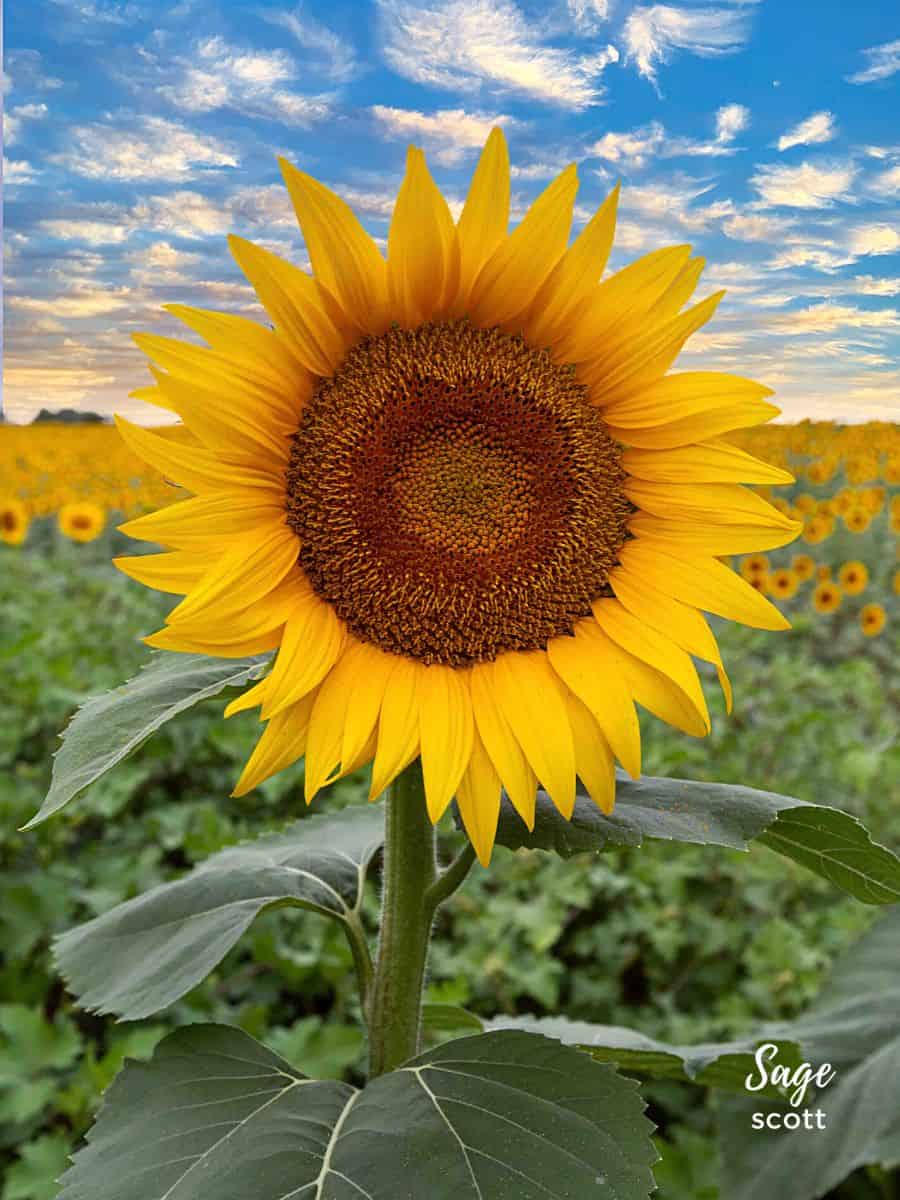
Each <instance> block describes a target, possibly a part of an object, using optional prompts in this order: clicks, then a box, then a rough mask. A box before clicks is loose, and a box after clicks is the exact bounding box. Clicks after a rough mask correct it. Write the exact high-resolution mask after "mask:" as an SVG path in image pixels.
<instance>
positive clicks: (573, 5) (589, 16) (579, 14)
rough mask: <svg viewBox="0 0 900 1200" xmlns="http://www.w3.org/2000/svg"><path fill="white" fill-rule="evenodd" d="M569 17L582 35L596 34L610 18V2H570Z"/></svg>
mask: <svg viewBox="0 0 900 1200" xmlns="http://www.w3.org/2000/svg"><path fill="white" fill-rule="evenodd" d="M568 5H569V15H570V16H571V18H572V20H573V22H574V24H575V28H576V29H577V30H578V31H579V32H580V33H596V31H597V29H598V28H599V27H600V25H602V24H603V22H604V21H608V20H609V17H610V8H611V4H610V0H568Z"/></svg>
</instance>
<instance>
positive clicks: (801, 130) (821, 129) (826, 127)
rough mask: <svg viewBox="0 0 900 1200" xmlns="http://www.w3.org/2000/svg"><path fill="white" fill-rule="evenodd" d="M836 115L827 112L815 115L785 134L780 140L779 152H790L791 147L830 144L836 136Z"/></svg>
mask: <svg viewBox="0 0 900 1200" xmlns="http://www.w3.org/2000/svg"><path fill="white" fill-rule="evenodd" d="M836 133H837V130H836V129H835V125H834V113H830V112H827V111H823V112H817V113H813V114H812V116H809V117H807V118H806V120H805V121H801V122H800V123H799V124H798V125H795V126H794V127H793V129H789V130H788V131H787V133H783V134H782V135H781V137H780V138H779V139H778V149H779V150H790V148H791V146H812V145H818V144H819V143H821V142H830V141H831V139H832V138H833V137H834V136H835V135H836Z"/></svg>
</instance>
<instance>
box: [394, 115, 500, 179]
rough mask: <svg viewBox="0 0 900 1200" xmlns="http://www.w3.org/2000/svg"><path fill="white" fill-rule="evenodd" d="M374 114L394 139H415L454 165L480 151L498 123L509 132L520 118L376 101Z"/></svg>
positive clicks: (448, 164) (446, 164)
mask: <svg viewBox="0 0 900 1200" xmlns="http://www.w3.org/2000/svg"><path fill="white" fill-rule="evenodd" d="M371 112H372V115H373V116H374V117H375V119H376V120H377V121H378V123H379V125H380V126H381V128H382V129H383V130H384V131H385V133H386V135H387V136H388V137H391V138H404V139H409V138H413V139H415V140H416V141H419V142H421V143H422V144H423V145H424V146H425V148H426V149H429V150H431V151H432V152H433V155H434V158H435V159H436V161H437V162H440V163H443V164H444V165H445V166H454V165H455V164H456V163H458V162H460V161H461V160H462V159H463V158H464V157H465V155H466V154H467V153H468V152H470V151H473V150H476V149H477V150H480V149H481V147H482V146H483V145H484V143H485V141H486V140H487V136H488V134H489V133H490V132H491V129H493V127H494V126H495V125H501V126H503V127H504V128H505V129H506V130H507V131H508V130H509V129H510V128H511V127H512V126H515V125H518V124H519V122H518V121H514V120H513V118H512V117H509V116H506V115H505V114H503V113H499V114H496V115H494V116H492V115H490V114H488V113H481V112H466V111H465V109H462V108H444V109H439V110H438V111H437V112H433V113H423V112H416V111H415V110H414V109H408V108H390V107H388V106H387V105H384V104H375V105H373V106H372V109H371Z"/></svg>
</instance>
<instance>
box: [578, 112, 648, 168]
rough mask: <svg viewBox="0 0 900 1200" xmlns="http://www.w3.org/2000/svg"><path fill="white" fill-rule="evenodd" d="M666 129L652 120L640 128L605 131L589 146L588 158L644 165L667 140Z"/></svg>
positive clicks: (636, 165)
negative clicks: (613, 131) (618, 131)
mask: <svg viewBox="0 0 900 1200" xmlns="http://www.w3.org/2000/svg"><path fill="white" fill-rule="evenodd" d="M665 137H666V131H665V129H664V128H663V126H662V125H660V123H659V122H658V121H651V122H650V124H649V125H644V126H642V128H640V129H633V130H630V131H629V132H627V133H605V134H604V135H603V137H602V138H600V139H599V141H596V142H594V144H593V145H591V146H588V147H587V149H586V150H585V155H586V156H587V157H588V158H605V159H606V160H607V161H608V162H614V163H623V164H627V165H628V166H632V167H642V166H643V165H644V163H645V162H646V161H647V159H648V158H652V157H654V156H655V155H656V154H657V152H658V151H659V149H660V147H661V146H662V144H663V142H664V141H665Z"/></svg>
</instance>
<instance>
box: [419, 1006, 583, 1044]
mask: <svg viewBox="0 0 900 1200" xmlns="http://www.w3.org/2000/svg"><path fill="white" fill-rule="evenodd" d="M422 1027H423V1029H424V1030H425V1033H426V1035H427V1036H428V1037H429V1038H430V1039H432V1040H433V1041H435V1042H445V1041H447V1039H448V1038H450V1037H454V1036H456V1037H459V1036H461V1035H462V1034H464V1033H484V1028H485V1025H484V1022H483V1021H482V1019H481V1017H476V1015H475V1014H474V1013H470V1012H469V1011H468V1010H467V1009H465V1008H460V1007H459V1005H458V1004H433V1003H427V1004H423V1005H422ZM548 1036H551V1037H552V1036H554V1035H552V1034H550V1035H548ZM563 1040H564V1039H563V1038H560V1041H563Z"/></svg>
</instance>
